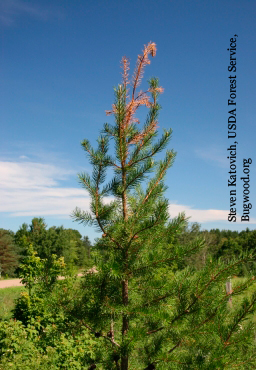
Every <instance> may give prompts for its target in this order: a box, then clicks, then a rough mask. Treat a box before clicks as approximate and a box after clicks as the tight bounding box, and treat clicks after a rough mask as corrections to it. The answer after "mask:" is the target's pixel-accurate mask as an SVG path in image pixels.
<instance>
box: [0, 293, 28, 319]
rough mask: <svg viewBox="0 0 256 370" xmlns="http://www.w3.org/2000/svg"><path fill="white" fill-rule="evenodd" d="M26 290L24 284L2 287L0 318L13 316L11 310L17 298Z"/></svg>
mask: <svg viewBox="0 0 256 370" xmlns="http://www.w3.org/2000/svg"><path fill="white" fill-rule="evenodd" d="M24 290H25V288H24V287H22V286H19V287H10V288H4V289H0V320H6V319H10V318H11V316H12V313H11V310H12V309H13V308H14V303H15V299H16V298H18V297H19V295H20V293H21V292H22V291H24Z"/></svg>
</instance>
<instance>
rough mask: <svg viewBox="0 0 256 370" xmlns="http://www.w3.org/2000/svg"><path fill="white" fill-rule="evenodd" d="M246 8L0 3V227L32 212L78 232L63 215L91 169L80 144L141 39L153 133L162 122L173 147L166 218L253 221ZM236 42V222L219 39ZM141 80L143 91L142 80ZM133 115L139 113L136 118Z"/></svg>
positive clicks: (93, 129) (225, 58)
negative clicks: (157, 95) (153, 85)
mask: <svg viewBox="0 0 256 370" xmlns="http://www.w3.org/2000/svg"><path fill="white" fill-rule="evenodd" d="M255 15H256V4H255V2H253V1H243V2H242V1H236V0H235V1H229V0H226V1H219V0H217V1H211V2H210V1H183V0H181V1H180V0H174V1H159V2H156V1H152V0H147V1H146V0H145V1H133V0H130V1H117V0H109V1H97V0H94V1H91V0H87V1H78V0H75V1H72V2H71V1H70V2H69V1H60V0H59V1H58V0H51V1H48V0H43V1H42V0H33V1H28V0H0V32H1V41H0V42H1V57H0V58H1V66H2V68H1V72H0V73H1V81H2V83H1V89H0V94H1V103H0V104H1V113H0V119H1V127H0V130H1V131H0V167H1V168H0V171H1V176H0V199H1V200H0V227H2V228H6V229H11V230H13V231H16V230H17V229H18V228H19V226H20V225H21V224H22V223H23V222H26V223H30V221H31V219H32V218H33V217H44V218H45V220H46V223H47V224H48V226H52V225H57V226H59V225H64V226H65V227H72V228H76V229H78V230H79V231H80V232H81V234H82V235H88V236H89V238H90V239H91V240H93V239H94V237H96V236H98V234H96V232H95V231H94V230H93V229H91V228H89V227H83V226H81V225H78V224H77V223H74V222H72V220H71V219H70V216H69V215H70V213H71V212H72V210H73V209H74V208H75V207H76V206H79V207H81V208H83V209H88V206H89V198H88V195H87V194H86V192H85V191H84V190H83V189H82V188H80V187H79V184H78V182H77V173H78V172H81V171H90V170H91V168H90V165H89V163H88V161H87V158H86V156H85V154H84V152H83V151H82V149H81V147H80V142H81V140H83V139H84V138H87V139H89V140H90V141H91V144H94V143H95V141H96V138H97V137H98V134H99V131H100V129H101V128H102V125H103V123H105V122H109V123H112V120H113V118H112V117H106V115H105V110H108V109H111V104H112V102H113V87H114V86H116V85H117V84H118V83H119V82H120V80H121V75H120V72H121V70H120V60H121V58H122V56H123V55H126V56H128V57H129V58H130V61H131V70H133V67H134V66H135V63H136V58H137V55H138V54H139V53H141V51H142V49H143V45H145V44H147V43H148V42H149V41H153V42H155V43H156V44H157V54H156V57H155V58H154V59H153V60H152V63H151V64H150V66H148V67H147V68H146V70H145V79H144V80H145V81H146V80H147V79H148V78H149V77H151V76H157V77H159V79H160V85H161V86H163V87H164V89H165V90H164V94H163V95H161V100H160V103H161V105H162V111H161V113H160V118H159V126H160V128H159V131H160V132H161V130H162V129H163V128H166V129H167V128H169V127H171V128H172V129H173V136H172V141H171V148H174V150H175V151H177V153H178V154H177V157H176V160H175V163H174V165H173V168H172V169H170V170H169V172H168V175H167V177H166V183H167V185H168V187H169V188H168V190H167V193H166V196H167V198H168V199H169V202H170V207H169V208H170V216H171V217H174V216H176V215H177V214H178V213H179V212H181V211H185V212H186V215H187V216H191V218H190V220H191V221H193V222H199V223H201V224H202V228H203V229H204V228H205V229H211V228H220V229H232V230H242V229H245V228H246V227H249V228H250V229H254V228H255V226H256V211H255V209H256V208H255V207H256V202H255V199H256V197H255V191H256V175H255V168H256V167H255V164H256V156H255V137H256V125H255V111H254V106H255V97H256V88H255V59H256V48H255V38H256V28H255ZM234 34H237V35H238V38H237V72H236V74H237V85H238V86H237V130H236V131H237V142H238V145H237V187H236V190H237V201H236V203H237V204H236V208H237V222H228V221H227V217H228V213H229V208H230V201H229V190H230V188H228V185H227V184H228V178H229V174H228V171H229V162H228V159H227V153H228V152H227V148H228V147H229V145H230V144H232V142H231V141H230V140H228V138H227V131H228V129H227V121H228V110H229V109H228V103H227V101H228V98H229V88H230V87H229V78H228V76H229V75H230V72H228V69H227V68H228V65H229V52H228V51H227V48H229V44H230V41H229V40H230V38H231V37H233V36H234ZM145 81H144V85H142V87H143V86H144V88H146V84H145ZM141 117H142V116H141ZM249 157H250V158H252V164H251V165H250V185H251V187H250V190H251V192H250V200H251V203H252V205H253V208H252V209H251V212H250V222H249V223H248V222H243V223H241V222H240V217H241V214H242V212H243V199H242V191H243V188H242V181H241V180H240V177H241V176H242V163H243V158H249Z"/></svg>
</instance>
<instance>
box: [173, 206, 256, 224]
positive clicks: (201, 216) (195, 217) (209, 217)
mask: <svg viewBox="0 0 256 370" xmlns="http://www.w3.org/2000/svg"><path fill="white" fill-rule="evenodd" d="M181 212H185V214H186V217H190V219H189V221H190V222H199V223H204V222H218V221H228V219H227V218H228V214H229V212H230V211H229V210H220V209H193V208H191V207H190V206H185V205H181V204H170V205H169V214H170V216H171V217H175V216H178V214H179V213H181ZM239 220H240V218H239V215H238V217H237V223H241V221H239ZM255 223H256V219H255V218H250V222H248V224H255Z"/></svg>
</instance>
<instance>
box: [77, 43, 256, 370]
mask: <svg viewBox="0 0 256 370" xmlns="http://www.w3.org/2000/svg"><path fill="white" fill-rule="evenodd" d="M150 55H151V56H152V57H154V56H155V55H156V45H155V44H154V43H152V42H150V43H149V44H148V45H147V46H145V48H144V50H143V53H142V54H141V55H139V56H138V60H137V64H136V68H135V71H134V74H133V76H132V78H131V80H130V79H129V76H128V70H129V62H128V59H127V58H126V57H123V59H122V61H121V65H122V69H123V81H122V84H120V85H118V86H117V87H116V88H115V102H114V104H113V106H112V110H111V111H108V112H107V114H108V115H110V114H112V115H113V116H114V118H115V123H114V125H109V124H105V125H104V129H103V130H102V134H101V136H100V137H99V139H98V148H97V149H96V150H95V149H93V148H92V146H91V145H90V144H89V142H88V140H84V141H83V142H82V146H83V148H84V150H85V151H86V152H87V154H88V156H89V159H90V162H91V164H92V166H93V171H92V174H91V175H89V174H80V175H79V181H80V183H81V184H82V186H83V187H84V188H85V189H86V190H87V191H88V192H89V194H90V197H91V207H90V210H91V212H84V211H82V210H80V209H78V208H77V209H76V210H75V211H74V214H73V217H74V218H75V219H76V220H77V221H79V222H82V223H84V224H89V225H95V226H96V227H97V228H98V229H99V230H100V231H101V232H102V238H101V239H100V240H99V241H98V243H97V245H96V249H97V250H98V251H99V253H98V254H97V255H96V263H97V266H96V270H95V272H94V273H93V272H91V273H87V274H85V276H84V279H83V282H82V287H83V290H82V295H81V299H80V301H79V307H77V308H76V310H75V311H76V312H75V313H74V314H75V315H76V316H77V317H78V318H79V319H80V320H81V322H82V323H83V324H84V325H85V326H86V327H87V328H89V329H90V330H91V332H92V333H93V334H94V335H95V337H96V338H97V337H101V338H102V337H103V338H104V339H105V344H106V346H105V347H104V348H102V358H101V360H100V361H98V362H97V363H95V364H93V365H92V366H93V367H91V368H99V369H117V370H118V369H121V370H128V369H145V370H146V369H147V370H149V369H183V368H184V369H199V368H200V369H218V368H219V369H222V368H224V367H225V368H228V366H229V365H230V366H231V365H232V364H235V365H236V366H240V365H241V366H243V363H246V364H248V366H251V364H255V362H254V361H255V360H254V359H255V352H254V347H253V339H252V338H253V332H252V324H251V322H249V324H247V325H246V324H244V323H243V321H244V320H245V318H246V317H247V316H248V315H249V314H250V313H251V312H252V310H253V306H254V303H255V296H254V297H253V298H252V299H251V300H245V301H244V302H243V305H242V307H239V308H238V309H237V311H235V312H232V313H231V312H230V308H229V306H228V305H227V301H228V298H229V296H227V294H226V292H225V281H226V279H227V277H228V276H229V275H231V274H233V273H234V271H235V269H236V267H237V266H239V263H242V262H243V259H244V258H241V260H240V261H233V262H232V263H230V264H229V265H228V266H227V265H224V264H221V263H220V262H218V263H213V262H211V261H210V260H208V261H206V262H205V266H204V268H203V269H202V270H200V271H195V270H193V269H192V268H191V267H187V268H183V269H182V270H180V269H178V267H177V266H182V265H183V264H182V261H183V260H184V258H185V257H186V258H187V257H188V256H189V255H191V254H192V253H194V252H198V250H199V249H200V247H202V241H201V240H199V239H196V240H192V241H190V243H188V244H187V245H182V244H181V243H180V242H179V239H178V238H177V236H178V235H179V233H181V232H182V230H183V228H184V227H185V226H186V223H187V220H186V219H185V217H184V215H183V214H181V215H180V216H179V217H177V218H175V219H173V220H171V221H170V220H169V213H168V200H167V199H166V198H165V197H164V192H165V190H166V186H165V185H164V181H163V180H164V176H165V174H166V171H167V170H168V169H169V168H170V167H171V165H172V164H173V161H174V158H175V153H174V151H172V150H167V151H166V153H165V157H164V159H163V160H156V157H157V155H158V153H160V152H161V151H162V150H163V149H165V148H166V146H167V144H168V143H169V140H170V138H171V130H166V131H164V133H163V135H162V137H161V138H160V139H158V140H157V127H158V114H159V110H160V105H159V103H158V97H159V95H160V94H161V93H162V92H163V88H162V87H160V86H159V82H158V79H157V78H151V79H150V80H149V87H148V89H147V90H146V91H138V88H139V86H140V83H141V79H142V76H143V73H144V69H145V67H146V66H147V65H148V64H150ZM141 106H145V107H146V108H148V115H147V118H146V122H145V124H144V126H143V127H141V125H140V122H139V120H138V119H137V118H136V115H135V114H136V112H137V110H138V109H139V108H140V107H141ZM110 141H112V142H113V144H114V155H110V154H108V147H109V143H110ZM110 170H112V172H113V178H112V180H111V181H110V182H108V183H106V181H105V180H106V175H107V171H110ZM109 173H111V172H109ZM150 174H152V175H150ZM108 196H109V201H108V202H106V201H104V200H105V198H106V197H108ZM94 249H95V248H94ZM248 284H249V282H248V281H247V282H246V283H245V284H244V285H243V286H240V287H237V288H234V290H233V293H232V294H233V295H235V294H238V293H239V292H241V291H243V290H244V289H245V287H246V286H247V285H248ZM241 324H242V325H241ZM239 325H240V326H239ZM239 364H240V365H239ZM245 366H247V365H245ZM241 368H243V367H241ZM245 368H246V367H245ZM248 368H249V367H248Z"/></svg>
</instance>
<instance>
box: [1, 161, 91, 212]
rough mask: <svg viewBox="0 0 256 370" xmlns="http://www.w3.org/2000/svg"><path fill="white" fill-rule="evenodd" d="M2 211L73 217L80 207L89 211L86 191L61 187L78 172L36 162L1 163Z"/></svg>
mask: <svg viewBox="0 0 256 370" xmlns="http://www.w3.org/2000/svg"><path fill="white" fill-rule="evenodd" d="M0 173H1V178H0V199H1V202H0V212H7V213H9V214H10V216H36V215H59V216H60V217H69V215H70V213H71V212H72V210H73V209H74V208H75V207H76V206H79V207H81V208H82V209H87V210H88V209H89V197H88V193H87V192H86V191H85V190H84V189H79V188H72V187H61V186H60V181H61V180H68V178H69V176H70V175H74V171H73V170H72V171H71V170H69V169H64V168H59V167H57V166H54V165H48V164H41V163H34V162H21V163H18V162H10V161H9V162H3V161H2V162H0Z"/></svg>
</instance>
